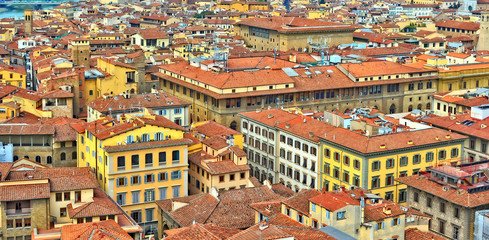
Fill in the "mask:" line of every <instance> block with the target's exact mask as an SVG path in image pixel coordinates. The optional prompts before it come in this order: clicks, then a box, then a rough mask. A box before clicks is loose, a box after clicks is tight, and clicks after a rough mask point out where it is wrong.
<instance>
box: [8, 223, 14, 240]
mask: <svg viewBox="0 0 489 240" xmlns="http://www.w3.org/2000/svg"><path fill="white" fill-rule="evenodd" d="M7 228H14V220H13V219H8V220H7ZM12 239H13V238H12Z"/></svg>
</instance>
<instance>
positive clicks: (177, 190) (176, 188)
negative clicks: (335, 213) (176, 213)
mask: <svg viewBox="0 0 489 240" xmlns="http://www.w3.org/2000/svg"><path fill="white" fill-rule="evenodd" d="M172 192H173V198H177V197H180V186H173V187H172Z"/></svg>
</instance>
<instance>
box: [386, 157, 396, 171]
mask: <svg viewBox="0 0 489 240" xmlns="http://www.w3.org/2000/svg"><path fill="white" fill-rule="evenodd" d="M393 167H394V158H389V159H387V161H386V162H385V168H387V169H389V168H393Z"/></svg>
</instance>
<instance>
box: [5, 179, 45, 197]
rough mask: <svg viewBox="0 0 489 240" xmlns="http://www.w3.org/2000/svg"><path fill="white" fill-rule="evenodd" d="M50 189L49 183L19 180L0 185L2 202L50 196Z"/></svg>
mask: <svg viewBox="0 0 489 240" xmlns="http://www.w3.org/2000/svg"><path fill="white" fill-rule="evenodd" d="M49 189H50V188H49V183H37V184H29V183H28V182H19V183H18V184H15V185H6V186H0V202H8V201H21V200H32V199H44V198H50V196H51V195H50V190H49Z"/></svg>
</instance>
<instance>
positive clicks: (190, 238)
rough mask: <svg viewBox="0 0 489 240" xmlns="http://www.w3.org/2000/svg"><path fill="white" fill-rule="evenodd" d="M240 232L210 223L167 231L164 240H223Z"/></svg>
mask: <svg viewBox="0 0 489 240" xmlns="http://www.w3.org/2000/svg"><path fill="white" fill-rule="evenodd" d="M239 232H240V230H236V229H229V228H222V227H218V226H216V225H214V224H212V223H210V224H205V225H202V224H199V223H196V224H192V225H191V226H189V227H184V228H180V229H176V231H175V230H167V231H165V233H167V234H168V236H167V237H165V239H167V240H194V239H202V240H203V239H206V240H224V239H227V238H229V237H231V236H232V235H234V234H236V233H239Z"/></svg>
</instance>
